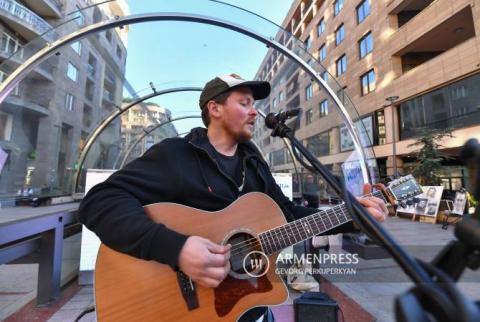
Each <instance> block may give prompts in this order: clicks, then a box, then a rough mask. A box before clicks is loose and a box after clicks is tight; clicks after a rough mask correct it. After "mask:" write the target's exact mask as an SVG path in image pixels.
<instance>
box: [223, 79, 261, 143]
mask: <svg viewBox="0 0 480 322" xmlns="http://www.w3.org/2000/svg"><path fill="white" fill-rule="evenodd" d="M254 102H255V101H254V99H253V96H252V90H251V89H250V88H248V87H239V88H237V89H234V90H233V91H232V92H231V94H230V96H229V97H228V98H227V100H226V101H225V103H224V104H223V105H222V104H219V105H220V107H219V111H220V112H221V113H220V124H221V126H222V127H223V128H224V130H225V132H226V133H228V134H229V135H230V136H231V137H232V138H234V139H235V140H236V141H237V142H239V143H240V142H246V141H248V140H250V139H251V138H252V135H253V127H254V125H255V119H256V118H257V111H256V110H255V108H254V107H253V103H254Z"/></svg>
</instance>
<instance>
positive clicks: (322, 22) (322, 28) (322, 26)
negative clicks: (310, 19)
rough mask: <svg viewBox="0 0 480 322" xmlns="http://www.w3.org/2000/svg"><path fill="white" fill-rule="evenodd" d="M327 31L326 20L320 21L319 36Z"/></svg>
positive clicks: (318, 26)
mask: <svg viewBox="0 0 480 322" xmlns="http://www.w3.org/2000/svg"><path fill="white" fill-rule="evenodd" d="M324 31H325V19H323V18H322V19H320V21H319V22H318V25H317V36H320V35H321V34H323V32H324Z"/></svg>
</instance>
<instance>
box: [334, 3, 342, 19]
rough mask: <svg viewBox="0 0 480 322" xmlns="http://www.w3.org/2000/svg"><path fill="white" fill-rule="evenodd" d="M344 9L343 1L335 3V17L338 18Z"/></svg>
mask: <svg viewBox="0 0 480 322" xmlns="http://www.w3.org/2000/svg"><path fill="white" fill-rule="evenodd" d="M342 9H343V0H336V1H335V2H334V3H333V13H334V16H337V15H338V14H339V13H340V11H342Z"/></svg>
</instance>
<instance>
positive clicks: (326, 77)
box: [321, 71, 328, 81]
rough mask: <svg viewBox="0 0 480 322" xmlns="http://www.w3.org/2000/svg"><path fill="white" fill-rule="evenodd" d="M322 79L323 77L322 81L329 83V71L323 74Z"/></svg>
mask: <svg viewBox="0 0 480 322" xmlns="http://www.w3.org/2000/svg"><path fill="white" fill-rule="evenodd" d="M321 77H322V79H323V80H324V81H328V73H327V71H324V72H323V73H322V76H321Z"/></svg>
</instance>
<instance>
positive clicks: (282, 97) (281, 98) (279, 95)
mask: <svg viewBox="0 0 480 322" xmlns="http://www.w3.org/2000/svg"><path fill="white" fill-rule="evenodd" d="M284 96H285V94H284V93H283V91H281V92H280V93H278V101H279V102H281V101H283V100H284V99H285V97H284Z"/></svg>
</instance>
